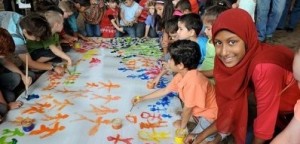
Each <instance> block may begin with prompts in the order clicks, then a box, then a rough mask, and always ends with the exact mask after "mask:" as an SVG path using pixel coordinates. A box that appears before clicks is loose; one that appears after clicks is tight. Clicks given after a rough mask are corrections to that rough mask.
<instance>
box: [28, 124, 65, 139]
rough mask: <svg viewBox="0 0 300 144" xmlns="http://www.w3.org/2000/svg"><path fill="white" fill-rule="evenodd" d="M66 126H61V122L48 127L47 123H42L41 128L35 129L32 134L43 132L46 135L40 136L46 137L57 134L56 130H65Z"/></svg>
mask: <svg viewBox="0 0 300 144" xmlns="http://www.w3.org/2000/svg"><path fill="white" fill-rule="evenodd" d="M64 129H65V127H64V126H59V123H58V122H57V123H55V124H54V126H53V127H47V126H45V125H43V124H42V125H41V126H40V128H39V129H37V130H33V131H31V132H30V135H39V134H42V133H45V134H44V135H42V136H40V138H46V137H48V136H51V135H53V134H55V133H56V132H59V131H62V130H64Z"/></svg>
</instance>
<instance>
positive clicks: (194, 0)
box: [189, 0, 199, 14]
mask: <svg viewBox="0 0 300 144" xmlns="http://www.w3.org/2000/svg"><path fill="white" fill-rule="evenodd" d="M189 2H190V4H191V8H192V12H193V13H195V14H199V5H198V1H197V0H189Z"/></svg>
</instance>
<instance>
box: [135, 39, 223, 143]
mask: <svg viewBox="0 0 300 144" xmlns="http://www.w3.org/2000/svg"><path fill="white" fill-rule="evenodd" d="M168 51H169V53H170V56H171V59H169V60H168V66H169V68H170V69H171V70H172V71H173V72H175V73H177V74H176V75H175V77H174V78H173V79H172V81H171V82H170V83H169V84H168V86H167V87H166V88H162V89H159V90H157V91H154V92H153V93H150V94H148V95H144V96H140V97H138V98H136V97H135V98H133V99H132V103H133V104H134V105H135V104H137V103H138V102H141V101H144V100H148V99H153V98H158V97H162V96H164V95H167V94H168V93H170V92H178V94H179V98H180V99H181V100H182V102H183V103H184V107H183V110H182V113H181V119H179V120H177V121H175V122H174V123H173V124H174V126H175V128H177V129H185V128H186V126H187V123H188V121H189V119H190V118H191V117H192V116H193V117H194V118H196V119H197V121H198V124H197V126H196V127H195V129H194V130H193V131H192V133H194V134H198V133H201V132H202V131H203V130H204V129H206V128H207V127H209V126H210V124H211V123H213V122H214V121H215V120H216V118H217V111H218V107H217V103H216V98H215V90H214V86H213V84H211V83H210V81H209V80H208V79H207V78H206V77H205V76H204V75H203V74H202V73H200V72H199V71H198V70H197V66H198V63H199V60H200V58H201V53H200V49H199V45H198V44H197V43H196V42H193V41H190V40H179V41H176V42H174V43H172V44H171V45H170V46H169V47H168ZM213 139H214V135H212V136H210V137H208V138H207V139H206V140H207V141H212V140H213Z"/></svg>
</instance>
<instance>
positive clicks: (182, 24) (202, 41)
mask: <svg viewBox="0 0 300 144" xmlns="http://www.w3.org/2000/svg"><path fill="white" fill-rule="evenodd" d="M201 29H202V21H201V19H200V16H199V15H197V14H194V13H191V14H186V15H183V16H181V17H180V18H179V20H178V31H177V34H178V39H179V40H191V41H194V42H197V43H198V44H199V47H200V52H201V55H202V57H201V59H200V61H199V64H202V62H203V60H204V59H205V54H206V41H207V38H205V37H198V35H199V33H200V31H201Z"/></svg>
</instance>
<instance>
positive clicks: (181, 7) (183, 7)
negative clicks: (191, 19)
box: [173, 0, 192, 16]
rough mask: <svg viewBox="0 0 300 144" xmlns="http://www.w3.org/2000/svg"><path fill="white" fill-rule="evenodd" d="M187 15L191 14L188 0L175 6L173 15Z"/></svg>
mask: <svg viewBox="0 0 300 144" xmlns="http://www.w3.org/2000/svg"><path fill="white" fill-rule="evenodd" d="M189 13H192V8H191V4H190V2H189V1H188V0H180V1H179V2H178V3H177V4H176V6H175V11H174V13H173V15H176V16H182V15H185V14H189Z"/></svg>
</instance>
